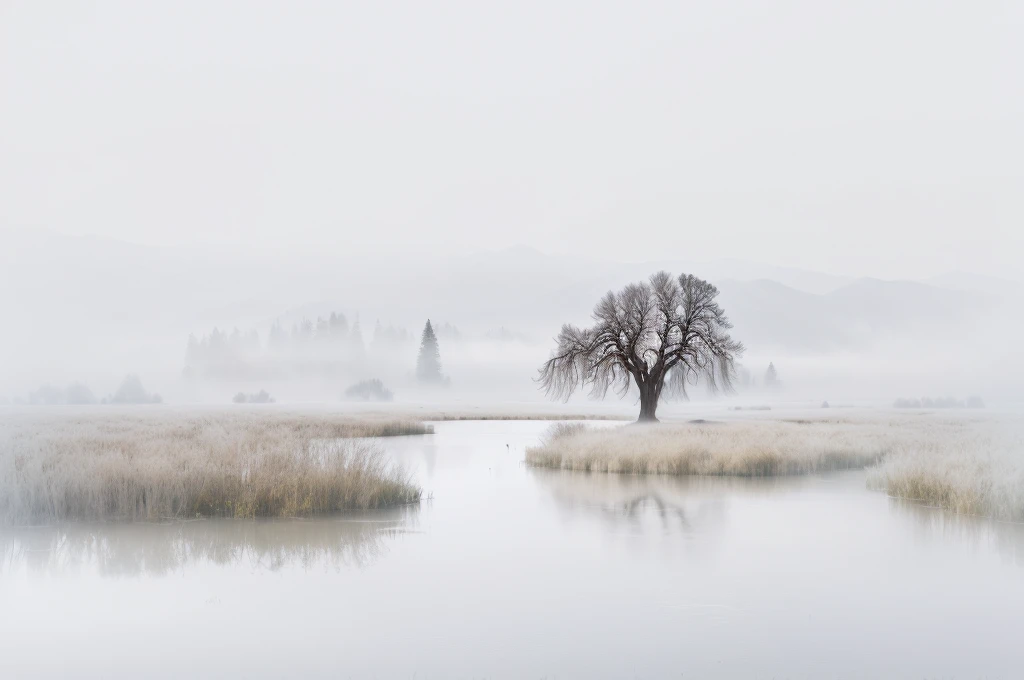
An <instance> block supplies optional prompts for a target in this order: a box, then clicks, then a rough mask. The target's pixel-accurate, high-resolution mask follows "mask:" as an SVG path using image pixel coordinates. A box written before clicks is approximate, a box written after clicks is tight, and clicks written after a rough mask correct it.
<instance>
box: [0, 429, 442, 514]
mask: <svg viewBox="0 0 1024 680" xmlns="http://www.w3.org/2000/svg"><path fill="white" fill-rule="evenodd" d="M428 431H429V429H428V428H427V426H425V425H423V424H422V423H420V422H417V421H411V420H404V419H398V418H385V417H367V418H363V419H359V420H356V419H354V418H351V417H347V416H340V415H334V414H299V413H283V412H281V413H274V412H258V413H254V412H224V411H216V412H211V411H208V412H197V413H187V412H145V413H139V412H130V413H129V412H123V413H104V414H102V415H97V414H95V413H90V414H89V415H88V416H87V417H79V416H78V415H76V414H75V412H73V411H72V412H61V413H53V412H50V411H46V412H36V413H19V414H10V415H7V416H5V417H4V418H3V419H2V420H0V520H2V521H6V522H14V523H39V522H47V521H53V520H58V521H59V520H86V519H99V520H107V519H117V520H154V519H160V518H165V517H195V516H197V515H200V516H229V517H261V516H276V517H283V516H295V515H315V514H320V513H328V512H334V511H339V510H349V509H367V508H380V507H387V506H394V505H399V504H403V503H409V502H413V501H416V500H418V498H419V493H420V492H419V489H418V488H416V487H415V486H414V485H413V484H412V483H411V481H410V478H409V476H408V475H407V474H406V473H404V472H403V471H401V470H400V469H398V468H396V467H394V466H393V465H392V464H390V463H389V462H388V461H387V459H386V457H385V456H384V454H383V452H382V450H381V449H380V448H379V447H378V446H377V445H375V444H374V443H373V442H372V441H365V440H360V441H354V440H353V439H352V438H355V437H359V438H366V437H374V436H386V435H399V434H423V433H425V432H428Z"/></svg>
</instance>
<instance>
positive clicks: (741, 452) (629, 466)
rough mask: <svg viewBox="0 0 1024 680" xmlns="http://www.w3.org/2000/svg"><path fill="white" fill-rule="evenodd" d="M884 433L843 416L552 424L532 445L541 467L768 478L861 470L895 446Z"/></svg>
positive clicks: (531, 460)
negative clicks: (613, 424) (797, 420)
mask: <svg viewBox="0 0 1024 680" xmlns="http://www.w3.org/2000/svg"><path fill="white" fill-rule="evenodd" d="M890 445H891V444H890V441H889V440H888V439H887V438H886V437H885V436H884V435H883V434H882V433H880V432H878V431H871V430H867V431H865V430H863V429H862V428H858V427H857V426H854V425H850V424H848V423H843V422H836V421H830V422H827V423H825V422H820V423H817V422H815V423H812V422H806V423H793V422H783V421H772V420H760V421H748V422H729V423H699V424H669V423H662V424H656V425H627V426H625V427H619V428H614V429H601V430H592V429H589V428H587V427H585V426H583V425H581V424H578V423H577V424H569V425H560V426H556V427H554V428H552V430H551V431H550V432H549V434H548V436H547V437H546V438H545V440H544V441H543V442H542V443H541V445H540V446H538V447H535V448H531V449H527V451H526V462H527V463H528V464H530V465H534V466H538V467H550V468H562V469H566V470H580V471H588V472H589V471H593V472H622V473H627V474H670V475H740V476H749V477H764V476H771V475H789V474H801V473H808V472H819V471H824V470H844V469H849V468H862V467H865V466H866V465H870V464H872V463H875V462H877V461H878V460H880V459H881V458H882V456H883V455H885V454H886V453H887V452H888V450H889V447H890Z"/></svg>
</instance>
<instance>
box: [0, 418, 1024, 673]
mask: <svg viewBox="0 0 1024 680" xmlns="http://www.w3.org/2000/svg"><path fill="white" fill-rule="evenodd" d="M546 427H547V423H536V422H485V423H474V422H459V423H440V424H438V425H437V427H436V434H434V435H430V436H425V437H405V438H396V439H392V440H388V441H387V446H388V448H389V450H390V451H391V453H392V455H393V456H394V457H395V458H396V459H397V460H399V461H401V462H402V463H403V464H404V465H406V466H407V467H409V468H410V469H411V470H412V471H413V472H414V474H415V475H416V477H417V480H418V481H419V483H420V484H421V485H422V486H423V487H424V490H425V492H426V493H427V494H430V496H431V499H430V500H425V501H424V502H423V503H422V504H421V505H420V506H419V507H418V508H406V509H403V510H400V511H395V512H388V513H368V514H363V515H360V516H348V517H344V518H330V519H319V520H304V521H298V520H296V521H276V522H233V521H199V522H185V523H176V524H166V525H143V524H140V525H75V526H62V527H41V528H17V529H12V528H6V529H0V558H2V561H0V677H63V676H65V675H69V674H70V675H75V676H79V677H137V676H140V675H143V676H148V677H178V676H182V675H192V676H214V675H217V676H228V677H233V676H244V677H254V678H255V677H260V678H262V677H302V676H308V677H408V678H412V677H416V678H431V677H516V678H518V677H562V678H565V677H763V678H770V677H789V678H802V677H837V678H861V677H989V678H999V677H1005V678H1015V677H1019V669H1020V668H1024V650H1022V649H1021V645H1020V638H1021V634H1022V632H1024V560H1022V555H1024V530H1022V527H1020V526H1017V525H1006V524H996V523H992V522H986V521H981V520H964V519H958V518H955V517H951V516H949V515H947V514H944V513H941V512H937V511H934V510H932V509H928V508H921V507H918V506H914V505H910V504H905V503H897V502H894V501H892V500H890V499H888V498H886V497H885V496H884V495H881V494H877V493H872V492H868V491H866V490H865V488H864V476H863V474H862V473H844V474H839V475H829V476H821V477H819V476H815V477H800V478H785V479H775V480H742V479H696V478H682V479H673V478H665V477H625V476H621V477H620V476H615V475H599V474H592V475H588V474H571V473H564V472H557V471H546V470H532V469H529V468H526V467H525V466H524V465H522V462H521V461H522V457H523V450H524V448H525V447H526V446H527V445H529V444H531V443H533V442H534V441H536V439H537V437H538V436H539V435H540V433H542V432H543V430H544V429H545V428H546Z"/></svg>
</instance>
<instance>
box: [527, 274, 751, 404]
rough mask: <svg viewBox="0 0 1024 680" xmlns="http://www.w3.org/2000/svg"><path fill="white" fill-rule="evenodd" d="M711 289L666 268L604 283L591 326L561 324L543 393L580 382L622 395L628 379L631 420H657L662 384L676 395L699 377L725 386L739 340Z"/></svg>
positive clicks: (544, 372) (564, 390)
mask: <svg viewBox="0 0 1024 680" xmlns="http://www.w3.org/2000/svg"><path fill="white" fill-rule="evenodd" d="M717 296H718V289H717V288H715V287H714V286H713V285H711V284H710V283H708V282H707V281H704V280H703V279H699V278H697V277H696V276H692V275H690V274H682V275H680V276H679V278H678V279H674V278H672V275H671V274H669V273H668V272H658V273H657V274H654V275H653V276H651V279H650V282H649V283H644V282H641V283H631V284H629V285H628V286H626V287H625V288H623V289H622V290H620V291H619V292H618V293H613V292H611V291H609V292H608V293H607V294H606V295H605V296H604V297H603V298H602V299H601V301H600V302H598V303H597V306H596V307H594V313H593V319H594V322H595V323H594V325H593V326H592V327H590V328H577V327H576V326H572V325H569V324H566V325H564V326H562V330H561V332H560V333H559V334H558V338H557V341H558V347H557V348H556V349H555V351H554V353H553V354H552V356H551V358H550V359H548V360H547V362H546V363H545V364H544V365H543V366H542V367H541V369H540V383H541V385H542V386H543V387H544V390H545V391H546V392H547V393H548V395H549V396H552V397H555V398H564V399H568V398H569V396H570V395H571V394H572V393H573V392H574V391H575V390H576V388H577V387H580V388H582V387H585V386H587V385H590V391H591V394H592V395H593V396H595V397H604V396H605V395H606V394H607V393H608V390H609V388H611V387H613V386H614V387H615V388H616V391H617V392H618V393H619V395H620V396H625V394H626V393H627V392H628V391H629V385H630V382H634V383H636V386H637V388H639V390H640V417H639V419H638V421H657V420H658V419H657V417H656V416H655V413H656V411H657V409H658V400H659V399H660V398H661V394H662V390H663V389H664V388H665V386H666V385H667V386H668V388H669V392H670V393H673V394H678V395H680V396H686V387H687V385H688V384H690V385H693V384H696V383H697V382H698V380H701V379H703V380H704V381H705V382H706V383H707V385H708V386H709V387H710V388H711V389H712V390H717V389H718V388H720V387H722V388H725V389H730V388H731V387H732V379H733V364H734V361H735V359H736V357H738V356H740V355H742V353H743V345H742V344H741V343H739V342H737V341H736V340H733V339H732V338H731V337H729V334H728V330H729V329H730V328H732V324H731V323H729V319H728V318H726V316H725V312H724V311H723V310H722V307H721V306H720V305H719V304H718V303H717V302H715V298H716V297H717Z"/></svg>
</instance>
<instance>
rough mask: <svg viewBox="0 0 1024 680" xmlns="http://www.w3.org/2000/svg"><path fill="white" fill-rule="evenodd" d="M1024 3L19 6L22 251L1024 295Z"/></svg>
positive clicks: (12, 99) (13, 61) (5, 108)
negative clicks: (565, 255) (128, 246)
mask: <svg viewBox="0 0 1024 680" xmlns="http://www.w3.org/2000/svg"><path fill="white" fill-rule="evenodd" d="M1022 35H1024V3H1019V2H971V3H966V2H962V3H947V2H932V1H921V2H894V1H892V0H888V1H884V2H881V1H880V2H856V3H830V2H820V1H819V0H806V1H794V2H771V3H764V2H735V3H714V2H680V1H675V2H660V3H656V2H628V3H627V2H614V3H602V2H583V1H580V2H549V1H545V2H532V1H524V0H518V1H516V2H506V3H488V2H449V1H447V0H437V1H434V2H382V1H374V2H361V3H355V2H252V1H250V0H245V1H239V2H212V1H209V0H203V1H185V2H180V1H179V2H166V3H143V2H134V1H125V2H96V3H83V2H67V3H57V2H45V1H40V0H33V1H31V2H12V1H11V0H0V228H4V229H21V228H32V227H45V228H49V229H54V230H57V231H61V232H65V233H70V234H95V235H100V236H106V237H111V238H117V239H124V240H129V241H134V242H137V243H145V244H159V245H197V244H209V243H218V244H222V245H223V244H235V243H239V244H241V243H245V244H248V245H250V246H252V247H256V248H261V249H280V248H289V249H290V248H308V247H310V246H311V245H313V244H316V245H319V246H323V247H326V248H336V249H338V250H339V251H345V252H347V253H353V252H360V251H363V250H365V251H371V250H373V251H380V250H381V249H385V248H398V249H403V250H410V249H421V250H423V252H424V253H425V254H431V253H438V252H454V253H461V252H470V251H473V250H479V249H482V248H502V247H507V246H512V245H517V244H524V245H529V246H532V247H535V248H538V249H540V250H542V251H545V252H554V253H561V252H577V253H580V254H584V255H587V256H593V257H601V258H617V259H622V260H634V261H639V260H656V259H666V258H687V259H697V258H699V259H711V258H721V257H738V258H745V259H751V260H756V261H761V262H767V263H772V264H778V265H786V266H798V267H804V268H807V269H816V270H821V271H826V272H834V273H842V274H850V275H873V276H882V277H887V278H904V277H905V278H913V277H923V276H929V275H933V274H938V273H941V272H943V271H947V270H953V269H959V270H966V271H972V272H976V273H982V274H992V275H997V276H1005V277H1010V278H1016V279H1018V280H1019V279H1020V278H1021V276H1020V274H1019V273H1018V266H1019V262H1020V260H1021V256H1022V254H1024V228H1022V226H1024V224H1022V223H1024V199H1022V196H1024V193H1022V187H1024V162H1022V160H1021V159H1022V158H1024V78H1022V77H1021V64H1024V46H1022V43H1024V41H1022V40H1021V36H1022Z"/></svg>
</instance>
